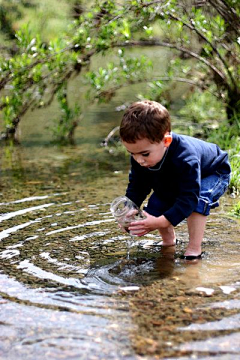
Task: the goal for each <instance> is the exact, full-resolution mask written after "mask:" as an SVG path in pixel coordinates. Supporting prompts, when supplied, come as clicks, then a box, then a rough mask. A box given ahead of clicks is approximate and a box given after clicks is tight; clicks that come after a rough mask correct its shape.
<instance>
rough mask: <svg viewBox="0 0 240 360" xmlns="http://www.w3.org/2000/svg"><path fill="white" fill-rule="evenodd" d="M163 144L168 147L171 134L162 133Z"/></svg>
mask: <svg viewBox="0 0 240 360" xmlns="http://www.w3.org/2000/svg"><path fill="white" fill-rule="evenodd" d="M163 139H164V146H166V147H169V145H170V144H171V142H172V134H166V135H164V138H163Z"/></svg>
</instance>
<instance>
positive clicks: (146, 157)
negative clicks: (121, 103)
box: [120, 100, 231, 260]
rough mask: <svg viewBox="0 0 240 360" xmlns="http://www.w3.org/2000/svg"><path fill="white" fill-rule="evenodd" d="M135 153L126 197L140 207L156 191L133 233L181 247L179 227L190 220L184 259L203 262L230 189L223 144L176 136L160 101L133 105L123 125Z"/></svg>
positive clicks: (123, 136)
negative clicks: (213, 217) (211, 226)
mask: <svg viewBox="0 0 240 360" xmlns="http://www.w3.org/2000/svg"><path fill="white" fill-rule="evenodd" d="M120 137H121V140H122V143H123V145H124V146H125V147H126V149H127V151H128V152H129V153H130V154H131V171H130V174H129V184H128V187H127V190H126V196H127V197H129V198H130V199H131V200H132V201H134V202H135V203H136V204H137V205H138V206H140V205H141V204H142V202H143V201H144V200H145V198H146V197H147V195H148V194H149V193H150V192H151V191H153V192H152V194H151V196H150V198H149V200H148V204H147V206H146V207H145V208H144V210H145V211H144V214H145V215H146V218H145V219H144V220H141V221H134V222H132V223H131V224H130V226H129V230H130V231H131V233H132V234H134V235H138V236H142V235H145V234H147V233H149V232H150V231H153V230H158V231H159V233H160V235H161V237H162V245H163V246H172V245H175V243H176V236H175V231H174V227H175V226H176V225H178V224H179V223H180V222H181V221H182V220H184V219H187V225H188V232H189V244H188V246H187V248H186V251H185V254H184V259H186V260H194V259H200V258H201V254H202V252H201V243H202V240H203V235H204V230H205V225H206V219H207V215H209V213H210V210H211V209H213V208H215V207H217V206H219V202H218V199H219V198H220V196H222V195H223V194H224V192H225V190H226V189H227V187H228V185H229V179H230V172H231V169H230V165H229V162H228V155H227V153H226V152H224V151H222V150H221V149H220V148H219V147H218V146H217V145H215V144H212V143H207V142H205V141H202V140H199V139H195V138H193V137H190V136H186V135H178V134H175V133H172V132H171V121H170V115H169V113H168V111H167V109H166V108H165V107H164V106H162V105H161V104H159V103H157V102H155V101H148V100H146V101H139V102H135V103H133V104H132V105H131V106H130V107H129V108H128V109H127V110H126V112H125V114H124V115H123V119H122V121H121V125H120Z"/></svg>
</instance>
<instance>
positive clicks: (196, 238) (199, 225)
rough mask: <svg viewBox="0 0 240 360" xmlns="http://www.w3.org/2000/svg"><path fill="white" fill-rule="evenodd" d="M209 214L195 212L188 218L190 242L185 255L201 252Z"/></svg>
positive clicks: (196, 254) (195, 254)
mask: <svg viewBox="0 0 240 360" xmlns="http://www.w3.org/2000/svg"><path fill="white" fill-rule="evenodd" d="M206 222H207V216H205V215H202V214H199V213H196V212H193V213H192V214H191V215H190V216H189V217H188V219H187V225H188V233H189V244H188V246H187V249H186V251H185V256H188V255H194V256H198V255H200V254H201V252H202V250H201V244H202V240H203V235H204V231H205V227H206Z"/></svg>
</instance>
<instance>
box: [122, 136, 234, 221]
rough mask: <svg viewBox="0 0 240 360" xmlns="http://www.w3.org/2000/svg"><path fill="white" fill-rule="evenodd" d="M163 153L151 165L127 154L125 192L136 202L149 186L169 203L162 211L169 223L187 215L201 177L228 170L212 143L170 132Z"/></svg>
mask: <svg viewBox="0 0 240 360" xmlns="http://www.w3.org/2000/svg"><path fill="white" fill-rule="evenodd" d="M172 135H173V139H172V143H171V145H170V146H169V148H168V149H167V153H166V156H165V157H164V158H163V159H162V160H161V161H160V162H159V163H158V164H156V165H155V166H154V167H153V168H151V169H150V168H145V167H142V166H140V165H139V164H138V163H137V162H136V161H135V160H134V158H133V157H132V156H131V170H130V173H129V184H128V187H127V190H126V196H127V197H129V198H130V199H131V200H132V201H134V202H135V203H136V204H137V205H138V206H140V205H141V204H142V202H143V201H144V200H145V199H146V197H147V195H148V194H149V193H150V192H151V191H152V190H153V191H154V192H155V194H156V195H157V197H158V198H159V199H160V200H162V201H164V202H166V203H168V204H169V209H168V210H167V211H166V212H165V213H164V214H163V215H164V216H165V217H166V218H167V220H169V221H170V223H171V224H172V225H173V226H176V225H177V224H179V223H180V222H181V221H182V220H184V219H185V218H187V217H188V216H189V215H190V214H191V213H192V212H193V211H194V209H195V208H196V206H197V204H198V199H199V194H200V190H201V179H202V178H205V177H207V176H209V175H211V174H214V173H216V172H218V173H221V174H229V173H230V172H231V168H230V164H229V162H228V155H227V152H225V151H222V150H221V149H220V148H219V147H218V146H217V145H216V144H212V143H208V142H205V141H203V140H199V139H196V138H193V137H190V136H186V135H178V134H176V133H173V134H172Z"/></svg>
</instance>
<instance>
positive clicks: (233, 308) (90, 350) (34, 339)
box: [0, 108, 240, 360]
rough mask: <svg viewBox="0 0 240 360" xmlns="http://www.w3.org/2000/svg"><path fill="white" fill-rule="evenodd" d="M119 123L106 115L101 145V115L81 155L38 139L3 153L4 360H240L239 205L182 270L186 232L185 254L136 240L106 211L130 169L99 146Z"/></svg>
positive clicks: (0, 333)
mask: <svg viewBox="0 0 240 360" xmlns="http://www.w3.org/2000/svg"><path fill="white" fill-rule="evenodd" d="M113 114H114V113H113V112H112V113H109V112H108V113H104V108H103V110H102V113H101V116H102V117H103V119H104V120H103V122H102V130H101V132H100V133H99V134H98V132H97V131H96V124H95V121H94V116H96V113H94V114H92V117H91V122H90V124H88V123H87V125H86V124H85V126H87V127H88V133H87V134H82V133H81V135H82V136H79V139H81V140H79V142H78V144H77V145H76V146H75V147H67V148H63V149H61V148H57V147H54V146H48V147H46V146H45V147H43V146H41V144H40V140H41V139H39V138H38V136H37V134H35V135H34V134H32V133H31V134H30V135H31V136H29V137H27V138H24V137H23V144H22V146H20V147H15V148H11V147H10V148H9V147H2V148H1V154H0V161H1V177H0V192H1V199H0V358H1V359H6V360H13V359H19V360H22V359H24V360H26V359H31V360H32V359H36V360H37V359H39V360H40V359H41V360H42V359H45V358H46V359H67V360H69V359H76V360H77V359H155V358H156V359H158V358H159V359H162V358H168V357H169V356H171V358H176V359H180V358H181V359H196V358H199V359H200V358H203V359H213V358H214V359H215V358H217V359H237V358H240V349H239V343H240V341H239V340H240V339H239V334H240V333H239V327H240V319H239V307H240V306H239V302H240V297H239V294H240V283H239V278H240V277H239V275H240V258H239V237H240V230H239V222H237V221H236V220H234V219H230V217H229V216H228V212H229V211H230V209H231V206H232V200H231V199H230V198H229V195H226V196H225V197H224V198H223V199H222V202H221V207H220V208H219V209H218V210H217V211H216V212H215V213H213V215H212V217H210V218H209V220H208V223H207V230H206V234H205V238H204V245H203V248H204V250H205V252H206V254H205V257H204V259H203V260H202V261H200V262H198V263H191V264H189V263H186V262H184V261H182V260H181V259H180V255H181V254H182V253H183V252H184V248H185V247H186V244H187V228H186V223H185V222H183V223H182V224H180V225H179V226H178V227H177V228H176V232H177V236H178V239H179V242H178V245H177V246H176V249H170V250H169V251H164V250H162V249H161V245H160V240H161V239H160V238H159V236H158V235H157V233H153V234H149V235H147V236H145V237H143V238H135V239H134V240H132V239H130V237H129V235H128V234H127V233H123V232H121V231H120V229H119V228H118V226H117V224H116V223H115V221H114V219H113V217H112V215H111V213H110V210H109V206H110V202H111V201H112V200H113V198H114V197H116V196H119V195H123V194H124V191H125V186H126V184H127V175H128V159H127V158H126V157H125V155H124V154H118V155H114V154H109V153H108V152H107V151H106V150H104V149H103V148H101V147H100V146H99V144H100V141H101V138H103V137H104V135H106V134H107V132H108V131H109V130H110V129H111V124H112V116H113ZM114 116H115V115H114ZM98 117H100V115H99V114H98ZM87 120H89V119H87ZM28 121H30V119H28ZM115 125H116V124H115ZM24 126H26V124H25V125H23V128H24ZM83 129H84V126H82V128H81V127H80V129H79V131H80V132H82V131H83ZM31 131H33V128H31ZM89 134H90V135H89ZM89 136H90V140H91V141H90V140H89V139H88V137H89ZM149 299H150V300H149ZM195 300H196V303H195ZM157 304H160V307H159V308H158V307H157ZM145 306H146V308H145ZM154 309H155V310H154ZM179 309H180V310H179ZM207 309H208V310H207ZM209 309H212V310H211V311H210V315H209ZM219 309H222V310H219ZM178 311H180V312H178ZM207 311H208V312H207ZM211 312H212V315H211ZM148 313H149V317H147V314H148ZM192 313H193V314H194V316H192V317H191V318H190V317H189V318H186V316H189V314H190V315H191V314H192ZM195 313H196V314H195ZM198 313H201V314H203V315H202V318H201V317H198ZM165 314H166V316H165ZM183 314H186V316H185V317H184V316H183ZM205 314H207V315H206V316H205ZM182 316H183V319H181V317H182ZM178 319H181V320H178ZM173 326H174V328H173ZM159 344H160V345H159Z"/></svg>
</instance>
